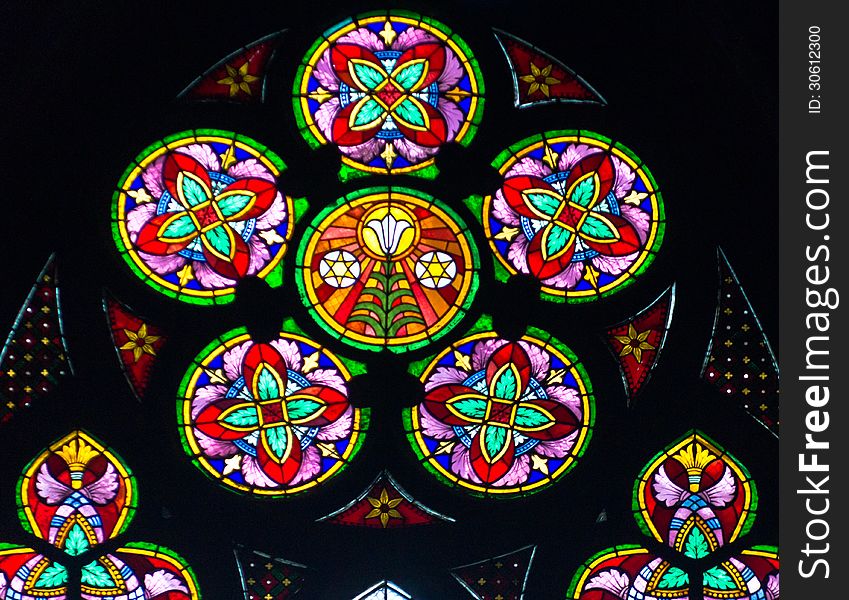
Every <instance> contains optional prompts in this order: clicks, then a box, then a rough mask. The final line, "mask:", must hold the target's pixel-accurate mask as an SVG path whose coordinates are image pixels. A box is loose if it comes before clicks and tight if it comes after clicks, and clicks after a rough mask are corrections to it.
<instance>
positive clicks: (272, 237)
mask: <svg viewBox="0 0 849 600" xmlns="http://www.w3.org/2000/svg"><path fill="white" fill-rule="evenodd" d="M259 237H261V238H262V240H263V241H264V242H265V243H266V244H268V245H269V246H273V245H274V244H283V243H285V242H286V239H285V238H284V237H282V236H281V235H280V234H279V233H277V232H276V231H275V230H273V229H269V230H268V231H260V232H259Z"/></svg>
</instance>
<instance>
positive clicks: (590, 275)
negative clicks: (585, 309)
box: [584, 265, 598, 289]
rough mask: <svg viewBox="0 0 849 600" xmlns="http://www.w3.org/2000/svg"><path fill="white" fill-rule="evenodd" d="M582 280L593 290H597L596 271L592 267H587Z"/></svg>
mask: <svg viewBox="0 0 849 600" xmlns="http://www.w3.org/2000/svg"><path fill="white" fill-rule="evenodd" d="M584 280H585V281H586V282H587V283H589V284H590V285H591V286H592V287H593V288H595V289H598V271H596V270H595V269H594V268H593V266H592V265H587V270H586V271H585V272H584Z"/></svg>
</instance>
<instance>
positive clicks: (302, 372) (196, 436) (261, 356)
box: [177, 323, 368, 496]
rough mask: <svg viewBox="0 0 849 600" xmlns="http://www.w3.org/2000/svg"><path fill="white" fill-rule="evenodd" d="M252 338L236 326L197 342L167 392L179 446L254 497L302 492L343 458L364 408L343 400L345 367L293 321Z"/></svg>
mask: <svg viewBox="0 0 849 600" xmlns="http://www.w3.org/2000/svg"><path fill="white" fill-rule="evenodd" d="M285 329H286V330H285V331H281V332H280V334H279V336H278V338H277V339H275V340H273V341H271V342H268V343H265V342H257V341H254V340H253V339H251V337H250V336H249V335H248V334H247V333H246V332H245V330H243V329H236V330H233V331H231V332H229V333H226V334H224V335H222V336H221V337H220V338H219V339H217V340H215V341H214V342H212V343H211V344H210V345H209V346H207V347H206V348H205V349H204V350H203V351H201V353H200V354H199V355H198V356H197V358H196V359H195V362H194V364H193V365H192V366H191V367H190V368H189V370H188V371H187V372H186V375H185V377H184V378H183V381H182V383H181V385H180V390H179V396H178V398H177V419H178V426H179V431H180V435H181V437H182V439H183V446H184V448H185V450H186V452H187V453H188V454H189V455H190V456H191V457H192V458H193V461H194V462H195V464H196V465H197V466H198V467H199V468H200V469H201V470H202V471H204V472H205V473H206V474H207V475H209V476H211V477H212V478H214V479H216V480H218V481H220V482H221V483H222V484H223V485H225V486H226V487H228V488H229V489H232V490H236V491H239V492H248V493H252V494H256V495H258V496H284V495H289V494H294V493H297V492H301V491H304V490H307V489H309V488H311V487H313V486H316V485H318V484H320V483H321V482H323V481H325V480H326V479H328V478H329V477H331V476H333V475H334V474H336V473H337V472H339V471H340V470H341V469H343V468H345V466H347V464H348V463H349V462H350V461H351V460H352V459H353V457H354V455H355V454H356V453H357V451H358V450H359V447H360V445H361V444H362V442H363V438H364V435H365V429H366V428H367V426H368V409H358V408H354V407H353V406H351V405H350V404H349V402H348V381H349V380H350V379H351V371H352V370H353V371H354V372H358V373H362V372H364V369H363V367H362V365H359V364H358V363H353V362H351V361H345V362H343V361H342V359H340V358H339V357H337V356H335V355H334V354H332V353H331V352H330V351H329V350H327V349H325V348H322V347H321V346H319V345H318V344H316V343H315V342H313V341H311V340H310V339H308V338H306V337H305V336H304V335H303V334H302V333H301V332H300V330H298V329H297V328H296V326H295V325H294V324H293V323H290V324H288V325H286V327H285Z"/></svg>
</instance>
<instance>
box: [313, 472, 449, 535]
mask: <svg viewBox="0 0 849 600" xmlns="http://www.w3.org/2000/svg"><path fill="white" fill-rule="evenodd" d="M318 520H319V521H323V522H326V523H334V524H336V525H350V526H354V527H372V528H378V529H396V528H400V527H414V526H416V525H430V524H431V523H436V522H438V521H454V519H452V518H451V517H446V516H444V515H441V514H439V513H438V512H435V511H433V510H430V509H429V508H427V507H426V506H423V505H422V504H421V503H420V502H418V501H417V500H414V499H413V498H412V496H410V495H409V494H408V493H407V492H406V490H404V488H402V487H401V486H400V485H399V484H398V482H396V481H395V479H394V478H393V477H392V475H390V474H389V473H388V472H387V471H383V472H382V473H380V475H378V476H377V479H375V480H374V481H373V482H372V484H371V485H370V486H369V487H368V488H366V490H365V491H364V492H363V493H362V494H360V495H359V496H357V498H355V499H354V500H353V501H351V502H350V503H348V504H347V505H346V506H344V507H343V508H340V509H339V510H337V511H336V512H333V513H331V514H329V515H327V516H326V517H322V518H321V519H318Z"/></svg>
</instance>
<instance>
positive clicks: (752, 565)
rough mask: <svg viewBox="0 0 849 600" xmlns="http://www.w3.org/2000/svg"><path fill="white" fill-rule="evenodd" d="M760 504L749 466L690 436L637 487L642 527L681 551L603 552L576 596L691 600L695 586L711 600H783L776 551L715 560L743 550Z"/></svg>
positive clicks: (585, 570) (577, 581)
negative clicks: (725, 551) (696, 578)
mask: <svg viewBox="0 0 849 600" xmlns="http://www.w3.org/2000/svg"><path fill="white" fill-rule="evenodd" d="M757 504H758V495H757V488H756V486H755V482H754V481H753V480H752V479H751V476H750V475H749V472H748V470H747V469H746V467H745V466H743V464H742V463H740V462H739V461H738V460H737V459H736V458H734V457H733V456H732V455H731V454H729V453H727V452H726V451H725V450H724V449H723V448H722V447H721V446H719V445H718V444H717V443H716V442H714V441H713V440H711V439H710V438H709V437H708V436H706V435H705V434H704V433H702V432H700V431H693V432H690V433H687V434H686V435H684V436H683V437H682V438H681V439H679V440H677V441H676V442H673V443H672V444H670V445H669V446H668V447H667V448H666V449H664V450H663V451H661V452H660V453H658V454H657V455H656V456H655V457H654V458H652V459H651V460H650V461H649V462H648V464H646V466H645V467H644V468H643V471H642V473H641V474H640V475H639V476H638V478H637V481H636V483H635V485H634V499H633V507H634V516H635V517H636V519H637V524H638V525H639V526H640V529H641V530H642V531H643V533H645V534H646V535H648V536H650V537H653V538H655V539H656V540H657V541H658V542H660V543H661V544H665V545H667V546H668V547H669V548H670V549H672V550H673V551H674V552H672V553H669V552H665V551H663V550H657V551H652V550H647V549H645V548H642V547H640V546H636V545H621V546H616V547H614V548H610V549H608V550H604V551H602V552H599V553H598V554H596V555H594V556H592V557H591V558H589V559H588V560H587V561H586V562H585V563H584V564H583V565H582V566H581V567H580V568H579V569H578V572H577V573H576V574H575V577H574V578H573V580H572V585H571V587H570V589H569V597H570V598H574V599H576V600H614V599H615V598H626V597H627V598H630V597H635V596H634V595H635V594H641V595H644V596H645V597H647V598H648V597H653V598H672V599H676V600H686V599H688V598H689V597H690V586H693V587H696V588H697V589H698V587H701V589H702V594H703V595H702V597H703V598H705V599H707V600H719V599H720V598H723V599H727V600H767V599H774V600H777V598H778V597H779V589H778V588H779V570H778V569H779V560H778V550H777V548H775V547H771V546H755V547H754V548H752V549H750V550H742V551H739V552H738V553H737V554H735V555H733V556H730V557H728V558H713V557H714V556H715V555H714V553H715V552H716V551H717V550H719V549H720V548H721V547H725V546H731V547H734V548H736V547H737V546H738V544H737V543H735V542H736V541H737V539H738V538H739V537H741V536H744V535H746V534H747V533H748V532H749V530H750V529H751V527H752V524H753V523H754V520H755V515H756V509H757ZM720 556H724V555H720ZM694 561H701V562H699V563H694ZM695 565H698V567H697V568H696V567H695ZM694 571H695V572H699V573H700V575H701V582H700V584H701V585H700V586H699V585H698V584H697V583H696V582H692V581H691V579H690V577H691V573H692V572H694Z"/></svg>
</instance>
